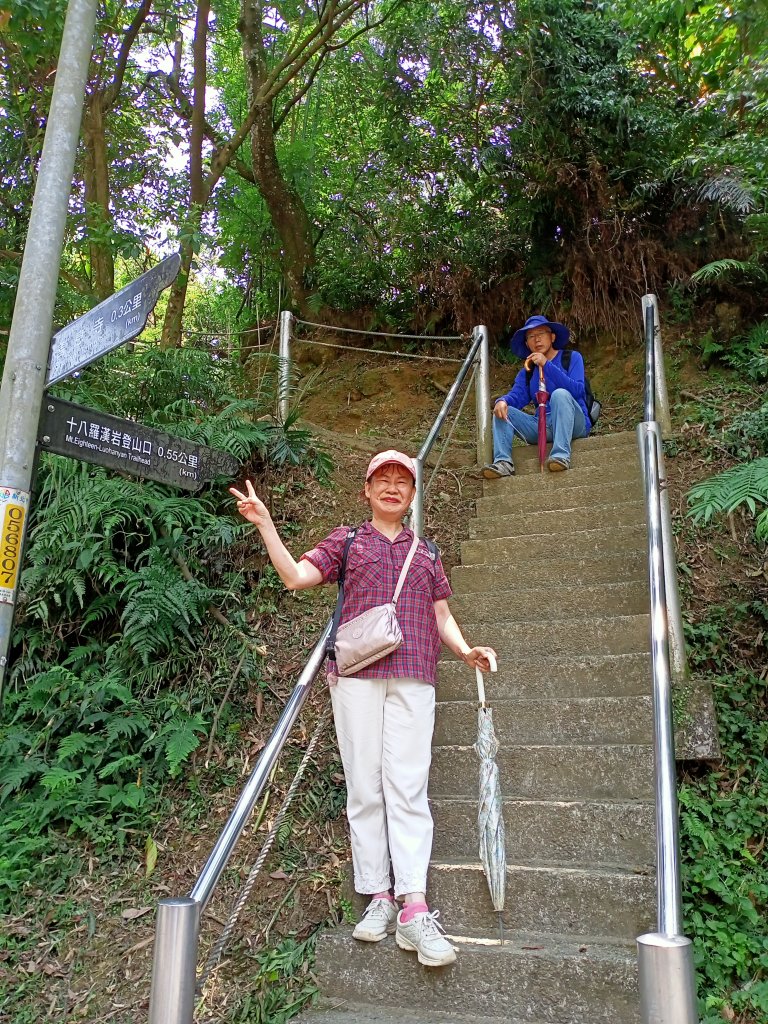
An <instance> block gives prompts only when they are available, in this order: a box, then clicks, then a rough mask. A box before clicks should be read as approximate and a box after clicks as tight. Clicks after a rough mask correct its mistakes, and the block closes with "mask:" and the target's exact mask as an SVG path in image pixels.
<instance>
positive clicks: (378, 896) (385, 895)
mask: <svg viewBox="0 0 768 1024" xmlns="http://www.w3.org/2000/svg"><path fill="white" fill-rule="evenodd" d="M371 899H372V900H389V902H390V903H394V902H395V900H394V897H393V896H392V890H391V889H387V890H386V891H385V892H375V893H374V894H373V896H371Z"/></svg>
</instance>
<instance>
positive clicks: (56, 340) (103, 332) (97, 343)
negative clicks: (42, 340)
mask: <svg viewBox="0 0 768 1024" xmlns="http://www.w3.org/2000/svg"><path fill="white" fill-rule="evenodd" d="M180 268H181V256H179V254H178V253H176V254H175V255H173V256H169V257H168V258H167V259H165V260H163V261H162V263H158V264H157V266H155V267H152V269H151V270H148V271H147V272H146V274H142V275H141V277H137V278H136V280H135V281H132V282H131V284H128V285H126V286H125V288H121V289H120V291H119V292H115V294H114V295H110V297H109V298H108V299H105V300H104V301H103V302H100V303H99V305H98V306H94V308H93V309H91V310H89V311H88V312H87V313H84V314H83V315H82V316H80V317H78V318H77V320H73V321H72V323H71V324H67V326H66V327H62V328H61V330H60V331H57V332H56V333H55V334H54V336H53V340H52V341H51V354H50V358H49V360H48V375H47V376H46V379H45V384H46V387H50V386H51V384H55V383H56V382H57V381H59V380H63V378H64V377H69V375H70V374H72V373H75V371H76V370H81V369H82V368H83V367H84V366H87V365H88V363H92V362H93V361H94V359H98V358H99V357H100V356H104V355H106V354H107V352H111V351H112V350H113V349H115V348H118V347H119V346H120V345H124V344H125V342H126V341H130V340H131V338H135V337H136V336H137V335H138V334H141V332H142V331H143V330H144V327H145V326H146V323H147V317H148V316H149V314H150V313H151V312H152V310H153V309H154V308H155V303H156V302H157V300H158V297H159V295H160V292H162V291H163V290H164V289H165V288H167V287H168V286H169V285H170V284H172V283H173V282H174V280H175V279H176V276H177V274H178V273H179V269H180Z"/></svg>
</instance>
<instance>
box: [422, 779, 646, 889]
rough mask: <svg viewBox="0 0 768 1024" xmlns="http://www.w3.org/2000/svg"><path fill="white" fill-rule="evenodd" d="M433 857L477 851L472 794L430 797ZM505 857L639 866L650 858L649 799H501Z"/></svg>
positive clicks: (520, 860) (643, 866) (536, 861)
mask: <svg viewBox="0 0 768 1024" xmlns="http://www.w3.org/2000/svg"><path fill="white" fill-rule="evenodd" d="M432 808H433V813H434V819H435V839H434V845H433V847H432V856H433V858H434V859H435V860H466V859H469V858H474V857H477V800H476V799H454V798H449V797H436V798H435V799H434V800H432ZM504 825H505V839H506V850H507V860H508V861H509V862H510V863H512V864H549V865H555V864H559V865H571V866H574V867H576V866H584V865H589V866H590V867H615V868H627V869H629V870H631V871H635V870H638V871H641V872H645V871H646V870H647V869H648V868H649V866H650V865H652V864H653V863H654V858H655V839H654V832H655V814H654V806H653V804H652V803H650V802H641V801H626V802H623V801H603V800H572V801H549V800H515V799H512V798H511V794H509V793H507V797H506V799H504Z"/></svg>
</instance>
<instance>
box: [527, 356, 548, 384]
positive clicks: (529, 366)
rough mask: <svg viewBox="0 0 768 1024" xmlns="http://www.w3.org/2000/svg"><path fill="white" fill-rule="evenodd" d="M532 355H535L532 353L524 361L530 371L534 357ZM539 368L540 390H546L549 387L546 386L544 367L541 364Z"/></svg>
mask: <svg viewBox="0 0 768 1024" xmlns="http://www.w3.org/2000/svg"><path fill="white" fill-rule="evenodd" d="M532 357H533V353H531V355H530V356H528V358H527V359H526V360H525V362H524V363H523V366H524V367H525V368H526V370H529V371H530V369H531V359H532ZM538 369H539V390H540V391H546V390H547V389H546V387H545V386H544V367H543V366H540V367H539V368H538Z"/></svg>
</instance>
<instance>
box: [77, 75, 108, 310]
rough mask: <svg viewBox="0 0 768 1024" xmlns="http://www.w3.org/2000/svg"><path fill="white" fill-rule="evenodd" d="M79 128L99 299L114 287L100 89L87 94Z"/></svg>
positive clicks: (106, 165)
mask: <svg viewBox="0 0 768 1024" xmlns="http://www.w3.org/2000/svg"><path fill="white" fill-rule="evenodd" d="M83 129H84V130H83V136H84V140H85V173H84V175H83V179H84V185H85V222H86V226H87V230H88V238H89V244H88V248H89V255H90V262H91V277H92V284H93V291H94V292H95V294H96V296H97V297H98V298H99V300H103V299H106V298H108V297H109V296H110V295H112V293H113V292H114V290H115V258H114V254H113V252H112V246H111V244H110V241H109V235H110V234H111V231H112V227H113V220H112V211H111V209H110V206H109V199H110V195H109V157H108V154H107V138H106V135H105V133H104V109H103V105H102V92H101V90H98V91H96V92H94V93H92V94H91V95H90V96H89V97H88V100H87V103H86V108H85V116H84V118H83Z"/></svg>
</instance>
